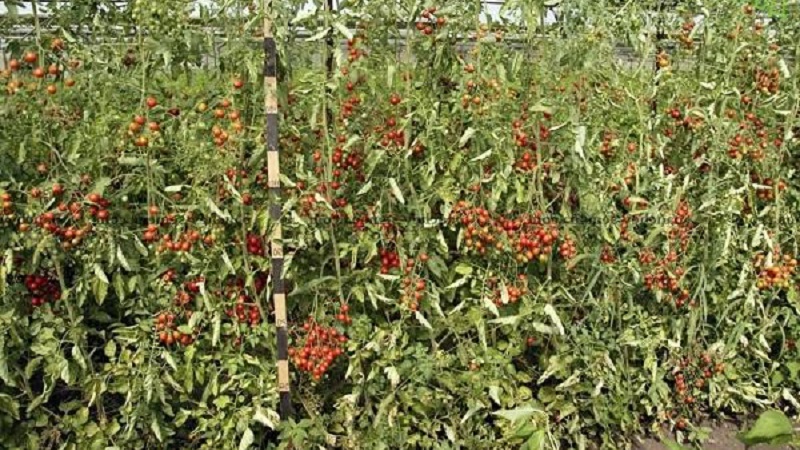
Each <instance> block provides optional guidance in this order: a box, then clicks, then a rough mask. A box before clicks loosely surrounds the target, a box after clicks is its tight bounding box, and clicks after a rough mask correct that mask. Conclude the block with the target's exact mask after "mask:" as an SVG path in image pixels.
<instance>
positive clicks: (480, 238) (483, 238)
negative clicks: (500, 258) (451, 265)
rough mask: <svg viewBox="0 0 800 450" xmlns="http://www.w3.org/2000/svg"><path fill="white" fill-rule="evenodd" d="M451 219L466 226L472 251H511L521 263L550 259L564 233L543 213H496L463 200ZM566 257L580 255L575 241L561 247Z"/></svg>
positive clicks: (466, 241) (566, 241) (465, 235)
mask: <svg viewBox="0 0 800 450" xmlns="http://www.w3.org/2000/svg"><path fill="white" fill-rule="evenodd" d="M450 220H455V221H458V222H459V223H460V224H461V225H462V226H464V227H465V231H464V237H465V245H466V247H467V249H468V250H470V251H475V252H476V253H478V254H480V255H485V254H486V252H487V251H489V250H495V251H496V252H498V253H500V252H504V251H511V252H513V256H514V258H515V259H516V260H517V261H518V262H520V263H527V262H531V261H534V260H538V261H540V262H546V261H547V260H548V259H549V257H550V255H551V254H552V252H553V248H554V247H555V245H556V243H557V240H558V238H559V236H560V231H559V226H558V225H557V224H556V223H555V222H550V223H544V221H543V220H542V212H541V211H537V212H536V213H534V214H523V215H521V216H520V217H516V218H514V217H505V216H504V215H501V214H492V213H491V212H489V211H488V210H487V209H486V208H482V207H472V206H470V205H469V204H468V203H467V202H465V201H463V200H462V201H459V202H458V203H456V205H455V206H454V207H453V211H452V212H451V214H450ZM558 249H559V254H560V256H561V257H562V258H564V259H571V258H572V257H573V256H574V255H575V254H576V246H575V243H574V242H573V241H572V240H570V239H568V238H565V239H564V240H563V241H562V242H561V245H559V247H558Z"/></svg>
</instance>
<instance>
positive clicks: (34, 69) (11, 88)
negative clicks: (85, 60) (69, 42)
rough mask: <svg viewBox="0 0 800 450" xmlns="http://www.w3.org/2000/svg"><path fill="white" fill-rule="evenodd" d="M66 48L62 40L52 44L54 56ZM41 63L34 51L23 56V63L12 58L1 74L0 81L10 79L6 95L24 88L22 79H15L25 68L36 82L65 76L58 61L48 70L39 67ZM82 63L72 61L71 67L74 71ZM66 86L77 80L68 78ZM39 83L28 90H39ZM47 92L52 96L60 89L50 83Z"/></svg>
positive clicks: (54, 40)
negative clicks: (16, 74)
mask: <svg viewBox="0 0 800 450" xmlns="http://www.w3.org/2000/svg"><path fill="white" fill-rule="evenodd" d="M64 48H65V45H64V41H63V40H62V39H60V38H55V39H53V40H52V41H51V43H50V50H51V51H52V52H53V54H55V55H58V54H59V53H61V52H62V51H63V50H64ZM38 63H39V54H38V53H36V52H33V51H27V52H25V53H23V55H22V61H20V60H18V59H16V58H12V59H11V60H9V62H8V68H7V69H5V70H3V71H2V72H0V79H10V81H8V83H7V84H6V93H8V94H11V95H13V94H16V93H17V92H19V90H20V89H21V88H22V87H23V86H24V83H23V81H22V80H21V79H16V78H14V74H15V73H17V72H19V71H21V70H23V69H24V68H25V66H27V68H29V69H30V75H31V76H32V77H33V78H34V79H35V80H45V79H46V78H47V77H51V78H53V80H56V79H58V78H59V77H61V76H62V75H63V68H62V65H61V64H60V63H59V62H58V61H56V62H53V63H51V64H50V65H49V66H48V67H47V69H45V68H44V67H43V66H39V65H37V64H38ZM79 65H80V63H79V62H78V61H70V63H69V66H70V68H72V69H77V68H78V66H79ZM64 85H65V86H66V87H68V88H69V87H72V86H74V85H75V80H73V79H71V78H67V79H65V80H64ZM39 86H40V85H39V83H30V84H29V86H28V88H29V90H31V91H35V90H37V89H39ZM44 90H45V92H47V93H48V94H50V95H55V94H56V93H57V92H58V87H57V86H56V85H55V83H48V84H47V85H46V86H45V88H44Z"/></svg>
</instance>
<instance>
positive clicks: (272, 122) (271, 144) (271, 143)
mask: <svg viewBox="0 0 800 450" xmlns="http://www.w3.org/2000/svg"><path fill="white" fill-rule="evenodd" d="M266 132H267V151H268V152H277V151H278V137H279V136H278V115H277V114H267V129H266Z"/></svg>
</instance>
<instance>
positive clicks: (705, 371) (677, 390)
mask: <svg viewBox="0 0 800 450" xmlns="http://www.w3.org/2000/svg"><path fill="white" fill-rule="evenodd" d="M724 370H725V364H724V363H722V362H716V361H714V359H713V358H712V357H711V356H710V355H709V354H708V353H702V354H701V355H699V356H695V355H691V356H687V357H685V358H682V359H681V360H680V361H679V362H678V363H677V364H676V367H675V368H674V369H673V371H672V374H671V375H672V376H671V378H672V381H673V383H674V394H675V397H676V400H677V401H678V402H679V403H680V404H681V405H683V407H682V408H681V409H685V410H687V412H690V411H692V410H694V409H695V408H696V405H697V396H698V395H701V394H703V393H705V392H708V388H709V382H710V381H711V379H712V378H713V377H714V376H715V375H718V374H722V373H723V372H724ZM673 416H675V417H677V416H678V412H677V411H675V412H673ZM687 425H688V424H687V422H686V419H684V418H682V417H677V420H676V421H675V427H676V428H677V429H679V430H684V429H686V427H687Z"/></svg>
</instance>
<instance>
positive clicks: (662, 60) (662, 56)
mask: <svg viewBox="0 0 800 450" xmlns="http://www.w3.org/2000/svg"><path fill="white" fill-rule="evenodd" d="M656 64H657V65H658V68H659V69H666V68H668V67H669V55H668V54H667V52H665V51H664V50H661V51H660V52H659V53H658V54H657V55H656Z"/></svg>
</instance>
